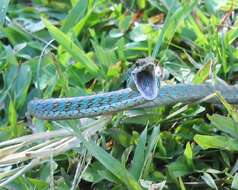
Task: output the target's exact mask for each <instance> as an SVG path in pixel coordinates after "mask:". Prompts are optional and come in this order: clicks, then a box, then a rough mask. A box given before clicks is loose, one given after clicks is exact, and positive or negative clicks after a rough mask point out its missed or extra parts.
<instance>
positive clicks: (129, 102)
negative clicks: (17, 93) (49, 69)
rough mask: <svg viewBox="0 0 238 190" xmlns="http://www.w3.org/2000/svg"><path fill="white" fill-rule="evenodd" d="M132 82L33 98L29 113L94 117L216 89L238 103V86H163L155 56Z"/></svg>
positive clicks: (136, 71)
mask: <svg viewBox="0 0 238 190" xmlns="http://www.w3.org/2000/svg"><path fill="white" fill-rule="evenodd" d="M131 78H132V81H133V82H132V85H130V87H128V88H126V89H122V90H118V91H113V92H108V93H100V94H96V95H89V96H81V97H70V98H51V99H36V100H31V101H30V102H29V104H28V113H29V114H30V115H31V116H35V117H36V118H39V119H46V120H62V119H77V118H83V117H94V116H98V115H103V114H112V113H116V112H118V111H122V110H126V109H131V108H142V107H155V106H160V105H168V104H174V103H177V102H193V101H197V100H200V99H202V98H204V97H206V96H208V95H210V94H212V93H214V92H215V91H219V92H220V93H221V95H222V96H223V97H224V98H225V99H226V100H227V101H228V102H230V103H238V86H236V85H234V86H230V85H226V84H223V83H221V84H217V85H212V84H211V83H207V84H201V85H193V84H177V85H166V86H163V87H161V88H160V87H159V81H158V80H157V77H156V73H155V65H154V63H153V60H152V59H151V58H144V59H139V60H138V61H137V62H136V67H135V68H134V70H133V71H132V72H131ZM209 101H212V102H214V101H217V98H212V99H209Z"/></svg>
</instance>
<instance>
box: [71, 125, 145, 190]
mask: <svg viewBox="0 0 238 190" xmlns="http://www.w3.org/2000/svg"><path fill="white" fill-rule="evenodd" d="M72 129H73V130H74V132H75V135H76V136H77V137H78V138H79V139H80V140H81V141H82V142H83V144H84V146H85V147H86V148H87V150H88V151H89V152H90V153H91V154H92V155H93V156H94V157H95V158H96V159H97V160H98V161H99V162H100V163H101V164H102V165H103V166H104V167H105V168H107V169H108V170H109V171H110V172H112V173H113V174H114V175H115V176H116V177H117V178H118V179H119V180H120V181H121V182H123V183H124V184H125V185H126V186H127V187H128V189H131V190H141V187H140V185H139V184H138V183H137V181H136V180H135V178H134V177H133V176H132V175H131V174H130V173H129V171H127V170H126V168H124V166H123V165H122V164H121V163H120V162H119V161H118V160H117V159H115V158H113V157H112V155H111V154H109V153H107V152H106V151H105V150H104V149H102V148H101V147H99V146H98V145H97V144H95V143H94V142H92V141H90V140H86V139H85V138H84V137H83V135H82V134H81V132H80V130H79V128H77V127H72Z"/></svg>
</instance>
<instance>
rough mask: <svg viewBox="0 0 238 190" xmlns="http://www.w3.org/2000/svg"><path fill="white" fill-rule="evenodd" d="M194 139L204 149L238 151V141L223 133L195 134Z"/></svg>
mask: <svg viewBox="0 0 238 190" xmlns="http://www.w3.org/2000/svg"><path fill="white" fill-rule="evenodd" d="M194 140H195V141H196V143H198V144H199V146H201V147H202V148H203V149H209V148H216V149H221V150H229V151H238V141H237V140H235V139H233V138H230V137H226V136H221V135H214V136H209V135H195V136H194Z"/></svg>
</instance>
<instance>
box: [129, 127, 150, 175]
mask: <svg viewBox="0 0 238 190" xmlns="http://www.w3.org/2000/svg"><path fill="white" fill-rule="evenodd" d="M146 139H147V127H146V128H145V129H144V131H143V132H142V133H141V135H140V138H139V141H138V144H137V146H136V149H135V153H134V157H133V160H132V162H131V169H130V173H131V174H132V175H133V176H134V177H135V179H137V180H139V178H140V176H141V174H142V170H143V166H144V161H145V144H146Z"/></svg>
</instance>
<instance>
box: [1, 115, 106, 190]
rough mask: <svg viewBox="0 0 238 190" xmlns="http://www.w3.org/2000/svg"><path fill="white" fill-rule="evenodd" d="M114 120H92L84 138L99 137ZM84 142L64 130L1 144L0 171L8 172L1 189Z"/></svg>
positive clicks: (88, 124) (85, 130) (27, 136)
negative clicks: (98, 133)
mask: <svg viewBox="0 0 238 190" xmlns="http://www.w3.org/2000/svg"><path fill="white" fill-rule="evenodd" d="M110 119H111V118H110V117H102V118H100V119H98V120H90V122H88V123H87V125H86V126H84V130H83V132H82V134H83V136H84V137H85V138H87V139H88V138H90V137H91V136H93V135H95V133H96V132H98V131H101V130H102V129H103V128H104V126H105V125H106V124H107V123H108V122H109V121H110ZM62 127H63V126H62ZM80 142H81V141H80V140H79V139H77V138H76V137H74V134H73V132H71V131H69V130H65V129H62V130H58V131H52V132H42V133H39V134H32V135H26V136H23V137H20V138H16V139H12V140H9V141H6V142H4V143H1V144H0V147H3V146H4V147H3V148H2V149H0V153H1V157H0V168H3V170H4V168H5V171H4V172H2V173H1V176H0V179H2V180H1V183H0V186H4V185H6V184H7V183H9V182H11V181H12V180H14V179H16V178H17V177H18V176H20V175H22V174H23V173H25V172H27V171H28V170H30V169H31V168H33V167H35V166H37V165H39V164H41V163H43V162H46V161H48V160H49V159H50V157H51V155H53V156H56V155H59V154H62V153H65V152H67V151H68V150H71V149H73V148H75V147H77V146H79V144H80ZM25 161H30V162H29V163H28V164H27V165H25V166H23V167H17V168H13V167H14V166H15V164H17V165H19V164H20V163H23V162H25ZM13 174H14V175H13Z"/></svg>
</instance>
